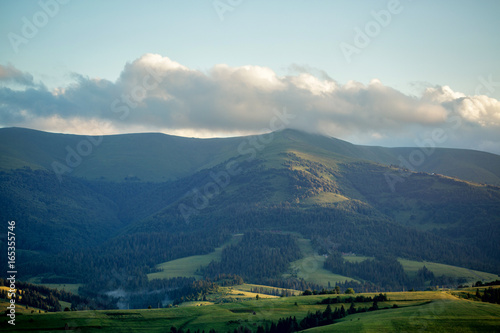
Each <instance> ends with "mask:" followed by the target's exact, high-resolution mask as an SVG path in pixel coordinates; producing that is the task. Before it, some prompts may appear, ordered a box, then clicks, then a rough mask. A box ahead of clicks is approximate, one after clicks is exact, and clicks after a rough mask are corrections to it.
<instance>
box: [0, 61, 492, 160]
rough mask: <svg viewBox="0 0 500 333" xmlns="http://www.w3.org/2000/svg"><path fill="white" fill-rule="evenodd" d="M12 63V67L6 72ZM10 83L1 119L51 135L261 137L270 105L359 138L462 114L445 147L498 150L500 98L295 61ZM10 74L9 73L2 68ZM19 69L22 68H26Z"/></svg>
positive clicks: (404, 136) (298, 122) (147, 67)
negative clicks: (348, 75) (416, 92)
mask: <svg viewBox="0 0 500 333" xmlns="http://www.w3.org/2000/svg"><path fill="white" fill-rule="evenodd" d="M5 68H7V70H6V69H5ZM2 69H3V70H4V72H0V80H1V79H2V75H3V78H4V80H7V79H8V80H11V79H10V78H11V77H15V78H25V79H16V80H21V81H23V80H25V81H26V87H25V89H24V90H22V91H19V90H12V89H10V88H8V87H3V88H0V124H2V125H3V126H25V127H31V128H39V129H42V130H49V131H55V132H57V131H60V132H68V131H70V132H73V133H78V134H95V133H94V132H93V131H94V130H95V128H99V131H100V132H102V133H104V134H110V133H128V132H145V131H162V132H166V133H170V134H176V135H187V136H197V137H210V136H228V135H243V134H250V133H260V131H261V130H262V129H263V128H266V127H268V126H269V121H270V119H271V118H272V117H273V116H274V114H273V109H282V108H286V109H287V110H288V112H289V113H291V114H294V115H295V116H296V117H295V119H294V121H293V122H292V123H291V124H290V127H293V128H297V129H302V130H307V131H311V132H321V133H323V134H327V135H331V136H335V137H339V138H342V139H346V140H351V141H354V142H356V143H365V144H381V145H392V146H396V145H414V140H415V138H417V137H421V136H422V135H423V133H427V132H428V131H429V130H432V129H433V128H446V127H449V124H450V119H454V118H453V117H459V119H460V127H459V128H454V129H453V131H454V132H453V133H452V135H451V134H450V135H449V136H448V137H449V140H448V141H447V142H445V143H444V145H446V146H455V147H467V148H475V149H487V150H489V151H493V152H496V153H500V148H495V147H500V144H498V143H500V134H499V133H500V128H499V127H500V102H499V101H497V100H496V99H493V98H490V97H487V96H466V95H465V94H463V93H460V92H456V91H453V90H452V89H451V88H450V87H448V86H438V87H428V88H426V89H425V90H424V92H423V93H422V95H421V96H419V97H415V96H409V95H406V94H403V93H402V92H400V91H398V90H395V89H393V88H391V87H388V86H386V85H384V84H383V83H382V82H381V81H380V80H378V79H373V80H372V81H370V82H369V83H368V84H363V83H360V82H356V81H349V82H347V83H345V84H340V83H338V82H336V81H334V80H333V79H331V78H330V77H328V75H326V73H324V72H321V71H318V70H316V69H310V68H307V67H304V66H298V65H294V66H293V68H292V69H293V70H294V71H296V72H298V74H295V75H287V76H278V75H277V74H276V73H275V72H274V71H273V70H271V69H270V68H266V67H260V66H242V67H230V66H228V65H224V64H221V65H216V66H214V67H213V68H211V69H210V70H208V71H207V72H202V71H199V70H193V69H190V68H187V67H185V66H183V65H181V64H180V63H177V62H175V61H172V60H171V59H169V58H167V57H162V56H160V55H156V54H146V55H144V56H142V57H141V58H139V59H136V60H135V61H133V62H131V63H128V64H126V65H125V67H124V69H123V71H122V73H121V75H120V77H119V78H118V80H117V81H116V82H110V81H107V80H101V79H95V78H88V77H84V76H81V75H75V82H74V83H73V84H71V85H69V86H67V87H61V88H58V89H56V90H54V91H52V92H50V91H47V90H46V88H44V87H43V86H35V85H29V84H28V83H29V82H32V81H30V80H29V77H30V76H29V74H27V73H23V72H21V71H19V70H17V69H15V68H14V67H8V66H2V67H0V70H2ZM2 73H4V74H2ZM19 73H20V74H19Z"/></svg>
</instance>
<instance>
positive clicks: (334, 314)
mask: <svg viewBox="0 0 500 333" xmlns="http://www.w3.org/2000/svg"><path fill="white" fill-rule="evenodd" d="M394 307H397V306H394ZM376 310H379V307H378V302H377V301H374V302H373V304H372V306H370V307H356V306H355V305H354V303H351V306H350V307H349V309H347V310H346V309H345V308H344V305H342V306H341V307H340V308H335V310H332V308H331V306H330V304H328V305H327V307H326V309H325V311H320V310H317V311H316V312H309V313H308V314H307V315H306V316H305V317H304V318H303V319H302V320H300V321H298V320H297V318H296V317H295V316H293V317H292V316H290V317H286V318H280V319H279V320H278V322H274V321H273V322H271V324H267V325H266V326H264V325H259V326H257V331H256V332H257V333H291V332H299V331H303V330H307V329H310V328H314V327H320V326H326V325H332V324H334V323H335V321H337V320H339V319H342V318H345V317H347V316H348V315H352V314H356V313H362V312H367V311H376ZM170 332H171V333H183V332H185V333H189V332H190V330H187V331H184V330H182V329H177V328H175V327H174V326H173V327H171V328H170ZM230 332H231V331H229V333H230ZM251 332H252V330H250V329H249V328H247V327H244V326H240V327H238V328H237V329H234V330H233V333H251ZM210 333H216V331H215V330H210Z"/></svg>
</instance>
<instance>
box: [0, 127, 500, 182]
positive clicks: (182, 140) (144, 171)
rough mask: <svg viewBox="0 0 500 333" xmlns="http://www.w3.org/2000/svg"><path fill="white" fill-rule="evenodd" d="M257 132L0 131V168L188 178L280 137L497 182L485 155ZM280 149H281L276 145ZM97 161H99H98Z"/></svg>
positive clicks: (491, 158) (499, 170)
mask: <svg viewBox="0 0 500 333" xmlns="http://www.w3.org/2000/svg"><path fill="white" fill-rule="evenodd" d="M269 136H270V137H271V139H269ZM264 137H265V136H260V137H259V136H242V137H231V138H211V139H197V138H186V137H180V136H172V135H168V134H163V133H133V134H118V135H106V136H102V137H98V136H83V135H74V134H58V133H48V132H43V131H37V130H31V129H24V128H2V129H0V170H4V171H7V170H12V169H16V168H21V167H30V168H32V169H46V170H52V171H55V172H56V173H57V172H59V173H60V174H61V175H64V174H67V175H69V174H71V175H74V176H78V177H84V178H89V179H108V180H113V181H123V180H127V179H141V180H144V181H155V182H161V181H168V180H175V179H180V178H182V177H185V176H189V175H192V174H193V173H195V172H197V171H200V170H202V169H207V168H210V167H213V166H215V165H217V164H220V163H223V162H224V161H227V160H229V159H231V158H237V157H238V156H241V155H245V154H247V152H248V151H249V150H251V149H253V150H254V151H255V153H258V152H260V151H259V149H260V147H261V146H264V149H269V147H270V146H275V145H276V144H277V141H279V143H282V144H284V145H285V146H288V145H290V144H292V145H293V144H295V145H301V146H302V147H304V150H306V151H307V150H308V149H321V150H323V152H322V153H323V154H325V153H326V154H336V156H337V157H339V158H340V159H342V158H351V159H354V160H366V161H371V162H375V163H380V164H384V165H399V166H401V167H404V168H408V169H411V170H414V171H419V172H427V173H439V174H443V175H447V176H450V177H455V178H460V179H464V180H468V181H473V182H477V183H487V184H493V185H500V167H499V166H500V156H499V155H495V154H491V153H486V152H481V151H475V150H468V149H454V148H433V149H432V152H431V153H430V154H429V153H428V152H427V153H426V154H425V155H424V153H423V151H424V150H423V149H422V148H419V147H396V148H387V147H381V146H366V145H355V144H352V143H349V142H347V141H343V140H340V139H336V138H332V137H327V136H323V135H319V134H310V133H306V132H301V131H298V130H291V129H285V130H283V131H279V132H274V133H271V134H267V138H266V139H261V140H256V141H255V140H254V141H252V142H250V141H249V140H251V138H264ZM268 141H270V142H268ZM245 143H246V145H245ZM258 148H259V149H258ZM280 148H283V147H278V148H277V149H280ZM427 149H428V148H427ZM242 152H243V153H244V154H242ZM412 154H414V155H417V154H418V156H420V157H422V156H423V161H422V163H413V164H412V163H410V162H409V161H411V157H412ZM68 156H70V158H69V162H70V163H68ZM75 156H76V157H75ZM104 160H106V163H103V161H104ZM414 160H415V159H414ZM417 162H420V161H419V160H417ZM73 166H74V167H73ZM110 170H112V171H110Z"/></svg>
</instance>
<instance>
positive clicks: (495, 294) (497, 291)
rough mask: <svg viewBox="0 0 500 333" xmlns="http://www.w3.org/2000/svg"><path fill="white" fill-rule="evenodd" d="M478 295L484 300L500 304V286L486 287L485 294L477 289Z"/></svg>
mask: <svg viewBox="0 0 500 333" xmlns="http://www.w3.org/2000/svg"><path fill="white" fill-rule="evenodd" d="M476 297H478V298H479V299H480V300H481V301H483V302H488V303H496V304H500V288H492V287H489V288H488V289H484V291H483V294H482V295H481V293H480V292H479V289H477V290H476Z"/></svg>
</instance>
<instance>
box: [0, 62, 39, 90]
mask: <svg viewBox="0 0 500 333" xmlns="http://www.w3.org/2000/svg"><path fill="white" fill-rule="evenodd" d="M0 82H7V83H17V84H20V85H23V86H33V85H34V83H33V76H32V75H31V74H29V73H23V72H21V71H20V70H18V69H16V68H15V67H14V66H12V65H7V66H3V65H0Z"/></svg>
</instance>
